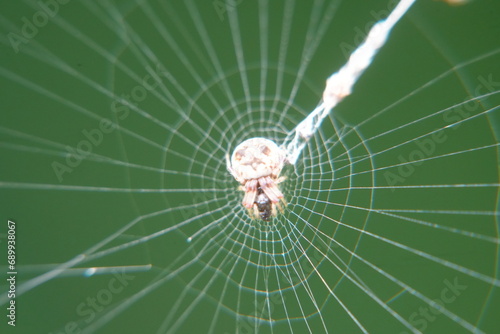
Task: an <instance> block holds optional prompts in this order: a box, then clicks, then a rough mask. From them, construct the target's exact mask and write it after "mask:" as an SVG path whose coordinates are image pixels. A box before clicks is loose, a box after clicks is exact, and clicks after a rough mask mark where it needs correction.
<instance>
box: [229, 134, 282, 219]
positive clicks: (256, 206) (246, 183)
mask: <svg viewBox="0 0 500 334" xmlns="http://www.w3.org/2000/svg"><path fill="white" fill-rule="evenodd" d="M226 159H227V169H228V171H229V172H230V173H231V174H232V175H233V177H234V178H235V179H236V181H238V182H239V183H240V184H241V185H242V189H243V191H244V192H245V195H244V196H243V201H242V204H243V206H244V207H245V208H246V209H247V210H248V212H249V214H250V216H251V217H253V218H254V219H258V218H260V219H262V220H264V221H270V220H271V218H272V217H274V216H276V215H277V209H280V210H281V208H282V207H281V205H280V202H284V200H283V197H284V196H283V193H282V192H281V190H280V189H279V188H278V186H277V184H278V183H280V182H281V181H283V179H284V178H282V177H280V176H279V175H280V173H281V170H282V168H283V165H284V163H285V161H286V154H285V153H284V151H283V150H282V149H280V148H279V147H278V146H277V145H276V144H275V143H274V142H273V141H271V140H269V139H265V138H260V137H256V138H250V139H247V140H245V141H244V142H243V143H241V144H240V145H238V146H237V147H236V148H235V149H234V152H233V155H232V156H231V159H229V155H228V156H227V157H226Z"/></svg>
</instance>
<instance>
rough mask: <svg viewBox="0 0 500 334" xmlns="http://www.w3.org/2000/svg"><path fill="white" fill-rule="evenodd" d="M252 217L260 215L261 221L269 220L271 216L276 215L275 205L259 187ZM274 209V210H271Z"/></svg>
mask: <svg viewBox="0 0 500 334" xmlns="http://www.w3.org/2000/svg"><path fill="white" fill-rule="evenodd" d="M253 210H254V211H253V217H254V218H257V217H260V219H262V220H263V221H266V222H268V221H270V220H271V218H272V217H273V216H276V212H275V211H276V207H275V206H273V202H271V200H270V199H269V197H267V195H266V194H265V193H264V191H263V190H262V188H261V187H258V188H257V197H256V198H255V202H254V206H253ZM273 211H274V212H273Z"/></svg>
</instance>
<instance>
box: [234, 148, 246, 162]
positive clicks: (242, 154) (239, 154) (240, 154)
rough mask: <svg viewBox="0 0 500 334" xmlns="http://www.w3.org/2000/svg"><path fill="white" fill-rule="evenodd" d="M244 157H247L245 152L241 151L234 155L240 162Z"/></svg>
mask: <svg viewBox="0 0 500 334" xmlns="http://www.w3.org/2000/svg"><path fill="white" fill-rule="evenodd" d="M244 155H245V150H239V151H237V152H236V153H234V158H235V159H236V160H238V161H240V160H241V158H242V157H243V156H244Z"/></svg>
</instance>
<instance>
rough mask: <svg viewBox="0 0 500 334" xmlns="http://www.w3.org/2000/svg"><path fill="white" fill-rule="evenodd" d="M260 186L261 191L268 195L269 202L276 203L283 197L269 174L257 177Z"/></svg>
mask: <svg viewBox="0 0 500 334" xmlns="http://www.w3.org/2000/svg"><path fill="white" fill-rule="evenodd" d="M259 184H260V187H261V188H262V191H264V193H265V194H266V195H267V197H269V199H270V200H271V202H273V203H278V202H279V201H280V199H281V198H283V197H284V196H283V193H282V192H281V191H280V190H279V188H278V187H277V186H276V184H275V183H274V181H273V179H271V178H270V177H269V176H265V177H261V178H260V179H259Z"/></svg>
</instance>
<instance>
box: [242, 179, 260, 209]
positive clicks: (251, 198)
mask: <svg viewBox="0 0 500 334" xmlns="http://www.w3.org/2000/svg"><path fill="white" fill-rule="evenodd" d="M257 184H258V182H257V180H250V181H247V183H245V196H243V201H242V204H243V206H244V207H245V208H247V209H250V208H251V207H252V206H253V202H255V196H257Z"/></svg>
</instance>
